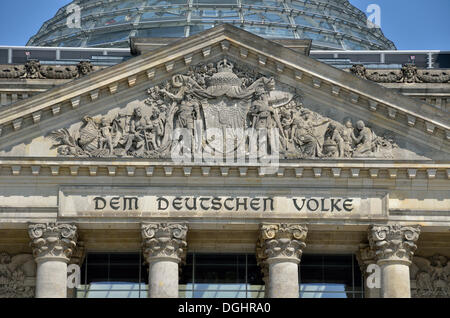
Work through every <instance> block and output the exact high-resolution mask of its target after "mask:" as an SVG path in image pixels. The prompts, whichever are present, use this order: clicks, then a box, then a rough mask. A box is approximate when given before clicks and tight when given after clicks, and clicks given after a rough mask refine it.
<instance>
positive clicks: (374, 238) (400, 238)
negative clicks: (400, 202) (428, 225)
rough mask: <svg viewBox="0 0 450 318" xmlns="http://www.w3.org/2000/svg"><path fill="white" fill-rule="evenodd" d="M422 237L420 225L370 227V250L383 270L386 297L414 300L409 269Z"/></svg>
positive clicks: (383, 288) (382, 288) (382, 277)
mask: <svg viewBox="0 0 450 318" xmlns="http://www.w3.org/2000/svg"><path fill="white" fill-rule="evenodd" d="M419 234H420V226H402V225H399V224H390V225H380V226H377V225H375V226H371V227H370V228H369V243H370V247H371V248H372V249H373V250H375V255H376V258H377V264H378V265H379V266H380V267H381V295H382V297H383V298H410V297H411V284H410V278H409V276H410V275H409V266H410V265H411V259H412V257H413V254H414V251H415V250H416V249H417V246H416V241H417V239H418V238H419Z"/></svg>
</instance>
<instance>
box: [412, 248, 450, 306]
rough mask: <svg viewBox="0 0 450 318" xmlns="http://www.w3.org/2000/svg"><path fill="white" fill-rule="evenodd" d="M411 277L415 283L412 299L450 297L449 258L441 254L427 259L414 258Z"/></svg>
mask: <svg viewBox="0 0 450 318" xmlns="http://www.w3.org/2000/svg"><path fill="white" fill-rule="evenodd" d="M410 275H411V280H412V281H413V283H414V287H413V288H412V297H417V298H448V297H450V262H449V261H448V257H446V256H444V255H440V254H435V255H433V256H431V257H427V258H425V257H420V256H414V258H413V262H412V265H411V270H410Z"/></svg>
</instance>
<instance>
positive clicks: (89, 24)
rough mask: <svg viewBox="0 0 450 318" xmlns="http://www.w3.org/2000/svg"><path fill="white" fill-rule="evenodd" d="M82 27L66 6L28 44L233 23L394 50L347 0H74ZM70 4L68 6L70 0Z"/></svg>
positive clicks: (121, 41)
mask: <svg viewBox="0 0 450 318" xmlns="http://www.w3.org/2000/svg"><path fill="white" fill-rule="evenodd" d="M72 3H75V4H77V5H79V6H80V8H81V28H69V27H68V26H67V23H66V21H67V20H68V17H69V15H70V13H67V12H66V9H67V6H68V5H67V6H64V7H62V8H61V9H59V10H58V12H57V13H56V15H55V16H54V17H53V18H52V19H50V20H49V21H47V22H45V23H44V25H43V26H42V27H41V29H40V30H39V32H38V33H37V34H36V35H34V36H33V37H32V38H31V39H30V40H29V41H28V43H27V45H33V46H64V47H71V46H72V47H128V39H129V37H132V36H135V37H187V36H190V35H193V34H196V33H198V32H201V31H204V30H206V29H209V28H212V27H214V26H215V25H217V24H221V23H230V24H233V25H235V26H237V27H240V28H242V29H244V30H247V31H249V32H252V33H255V34H257V35H260V36H262V37H265V38H289V39H305V38H309V39H312V40H313V49H323V50H395V49H396V48H395V45H394V44H393V43H392V42H391V41H389V40H388V39H387V38H385V37H384V35H383V32H382V31H381V30H380V29H377V28H372V29H370V28H367V23H366V21H367V18H366V15H365V14H364V13H363V12H362V11H360V10H359V9H357V8H356V7H354V6H352V5H351V4H350V3H349V2H348V0H167V1H166V0H103V1H99V0H75V1H73V2H72ZM69 5H70V4H69Z"/></svg>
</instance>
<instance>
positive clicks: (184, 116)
mask: <svg viewBox="0 0 450 318" xmlns="http://www.w3.org/2000/svg"><path fill="white" fill-rule="evenodd" d="M197 118H200V104H199V103H198V102H197V101H196V100H195V99H194V98H193V96H192V95H191V94H186V95H185V99H184V100H182V101H181V103H180V104H179V106H178V111H177V112H176V127H177V128H184V129H187V130H188V132H189V134H190V137H191V147H192V148H191V149H197V147H199V146H200V145H201V142H200V141H199V140H196V139H195V136H196V135H195V120H196V119H197Z"/></svg>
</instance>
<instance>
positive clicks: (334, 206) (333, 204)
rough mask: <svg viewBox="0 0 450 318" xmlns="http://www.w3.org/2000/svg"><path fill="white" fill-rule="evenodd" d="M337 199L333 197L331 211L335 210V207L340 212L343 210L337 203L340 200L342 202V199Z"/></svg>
mask: <svg viewBox="0 0 450 318" xmlns="http://www.w3.org/2000/svg"><path fill="white" fill-rule="evenodd" d="M334 200H335V199H331V212H334V209H335V208H336V210H337V211H338V212H341V210H342V209H340V208H339V207H338V206H337V205H338V203H339V202H341V199H336V202H334Z"/></svg>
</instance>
